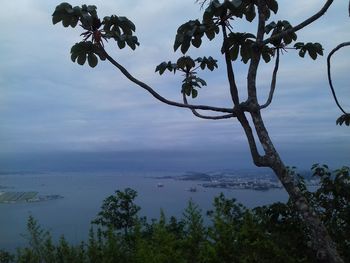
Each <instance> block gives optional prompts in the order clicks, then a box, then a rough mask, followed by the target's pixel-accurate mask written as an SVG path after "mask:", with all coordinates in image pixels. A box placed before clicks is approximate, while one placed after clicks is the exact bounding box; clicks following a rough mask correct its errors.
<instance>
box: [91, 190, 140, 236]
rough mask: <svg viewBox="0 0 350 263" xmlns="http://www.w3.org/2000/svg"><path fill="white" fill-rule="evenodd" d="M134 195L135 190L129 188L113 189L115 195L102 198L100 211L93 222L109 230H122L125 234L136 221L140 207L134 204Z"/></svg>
mask: <svg viewBox="0 0 350 263" xmlns="http://www.w3.org/2000/svg"><path fill="white" fill-rule="evenodd" d="M136 196H137V192H136V191H135V190H133V189H131V188H126V189H125V190H124V191H120V190H117V191H115V195H110V196H108V197H107V198H106V199H105V200H103V204H102V207H101V211H100V212H99V213H98V216H97V218H96V219H95V220H94V221H93V223H94V224H98V225H101V226H104V227H107V228H109V229H111V230H116V231H119V230H123V231H124V233H125V236H126V235H127V234H128V233H129V231H130V229H131V228H132V227H134V226H135V225H136V223H137V221H138V218H137V213H138V212H139V210H140V207H139V206H137V205H136V204H134V200H135V198H136ZM107 232H108V231H107Z"/></svg>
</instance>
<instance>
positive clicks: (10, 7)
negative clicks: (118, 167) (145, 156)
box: [0, 0, 350, 165]
mask: <svg viewBox="0 0 350 263" xmlns="http://www.w3.org/2000/svg"><path fill="white" fill-rule="evenodd" d="M279 2H280V12H279V14H278V16H273V17H272V19H273V20H279V19H286V20H289V21H290V22H291V23H292V24H294V25H295V24H297V23H299V22H301V21H303V20H304V19H306V18H308V17H309V16H310V14H312V13H314V12H317V11H318V10H319V9H320V7H321V5H322V3H323V2H324V1H319V0H309V1H279ZM59 3H60V1H47V0H21V1H18V0H17V1H4V2H3V3H2V8H1V9H0V23H1V24H2V25H3V27H2V30H1V32H2V33H1V40H2V41H1V42H0V53H1V62H0V89H1V92H0V120H1V123H0V125H1V126H0V154H1V156H9V155H11V156H13V155H14V154H19V153H27V154H28V153H29V154H31V153H38V152H39V153H46V152H124V151H127V152H140V151H142V152H147V151H158V152H162V151H164V152H172V151H174V152H177V153H178V152H182V151H183V152H197V153H205V152H215V154H216V155H219V156H220V154H225V156H226V157H227V156H232V160H233V161H234V160H235V158H238V157H241V156H246V157H247V158H245V159H244V160H245V162H247V163H248V162H250V157H249V152H248V148H247V142H246V138H245V137H244V136H243V132H242V129H241V127H240V126H239V125H238V123H237V122H236V121H235V120H223V121H208V120H200V119H197V118H195V117H194V116H192V115H191V112H190V111H188V110H185V109H179V108H172V107H170V106H167V105H163V104H161V103H158V102H157V101H155V100H154V99H153V97H151V96H150V95H149V94H147V93H145V92H144V91H143V90H142V89H140V88H138V87H137V86H135V85H133V84H132V83H130V82H128V81H127V80H126V79H125V78H124V77H123V76H122V75H121V74H120V73H119V72H118V71H117V70H116V69H115V68H113V66H112V65H110V64H108V63H107V62H102V63H99V64H98V66H97V67H96V68H94V69H91V68H90V67H88V66H79V65H78V64H74V63H72V62H71V60H70V54H69V51H70V47H71V46H72V45H73V44H74V43H76V42H78V41H79V40H80V37H79V34H80V33H81V30H80V29H79V28H78V27H77V28H76V29H72V28H69V29H67V28H63V27H62V26H61V25H56V26H53V25H52V22H51V14H52V12H53V10H54V8H55V6H56V5H58V4H59ZM70 3H71V4H72V5H81V4H83V3H86V4H95V5H96V6H97V7H98V13H99V15H100V17H103V16H105V15H111V14H117V15H123V16H127V17H128V18H129V19H131V20H132V21H133V22H134V23H135V24H136V35H137V36H138V38H139V42H140V43H141V45H140V47H138V48H137V50H136V51H135V52H132V51H130V50H127V49H123V50H119V49H118V48H117V46H116V45H115V44H113V43H112V42H111V43H108V44H107V49H108V51H109V52H110V54H111V55H112V56H113V57H114V58H116V59H117V60H118V61H119V62H120V63H122V64H123V65H125V66H126V67H127V68H128V70H130V72H131V73H132V74H134V75H135V76H136V77H137V78H139V79H140V80H142V81H144V82H146V83H148V84H149V85H151V86H152V87H154V88H155V89H156V90H157V91H158V92H159V93H161V94H162V95H164V96H165V97H168V98H170V99H172V100H177V101H181V93H180V85H181V76H173V75H172V74H165V75H163V76H159V75H158V74H155V73H154V69H155V66H156V65H157V64H159V63H160V62H162V61H165V60H166V61H167V60H176V59H177V57H179V56H181V54H180V52H177V53H174V52H173V49H172V45H173V41H174V37H175V33H176V30H177V28H178V26H179V25H181V24H182V23H184V22H187V21H188V20H190V19H196V18H200V17H201V10H200V8H199V5H198V4H195V3H194V0H177V1H167V0H163V1H152V0H134V1H127V0H113V1H112V0H104V1H102V0H88V1H71V2H70ZM233 26H234V30H236V31H242V32H253V33H254V32H255V29H254V25H246V24H245V23H242V22H241V21H237V24H233ZM349 28H350V19H349V17H348V14H347V12H346V3H345V2H344V1H335V3H334V5H333V6H332V7H331V8H330V10H329V11H328V12H327V14H326V15H325V16H324V17H322V18H321V19H320V20H318V21H317V22H316V23H314V24H313V25H312V26H311V27H309V28H308V29H306V30H304V31H303V32H300V33H299V34H298V41H301V42H316V41H317V42H321V43H322V44H323V47H324V49H325V54H328V53H329V51H330V50H331V48H332V47H334V46H336V45H337V44H339V43H341V42H344V41H349V39H350V30H349ZM218 39H219V38H218ZM220 47H221V46H220V41H215V40H214V41H212V42H209V41H204V43H203V45H202V48H201V49H199V50H198V49H194V48H191V49H190V50H189V53H188V54H189V55H192V56H194V57H197V56H203V55H206V56H208V55H211V56H213V57H215V58H217V59H218V60H219V62H222V57H221V54H220V52H219V51H220ZM349 54H350V53H349V51H348V50H346V49H343V50H342V51H340V52H339V53H338V54H337V55H335V56H334V59H333V61H334V65H333V74H334V75H333V77H334V82H335V85H336V86H337V91H338V96H339V99H340V101H341V103H342V105H344V107H345V108H346V109H348V110H350V100H349V95H350V91H349V86H348V83H349V80H350V79H349V58H350V55H349ZM220 66H221V67H220ZM235 67H236V70H237V76H236V78H237V82H238V85H239V87H240V90H241V93H242V94H244V92H245V91H244V90H245V81H246V71H247V67H246V66H245V65H243V64H241V63H237V64H236V65H235ZM272 67H273V65H272V64H268V65H266V64H262V67H261V69H260V72H259V83H258V90H259V98H260V100H261V101H264V100H265V99H266V97H267V94H268V86H269V82H270V78H271V72H272ZM224 72H225V71H224V67H223V64H222V63H221V65H219V69H218V70H216V71H214V73H210V72H201V73H200V76H201V77H203V78H204V79H205V80H207V83H208V86H207V87H205V88H203V89H202V90H201V91H200V94H199V96H198V98H197V99H196V101H195V102H194V103H198V104H210V105H213V106H225V107H231V104H230V101H229V92H228V87H227V81H226V77H225V74H224ZM339 116H340V112H339V110H338V109H337V108H336V106H335V104H334V101H333V99H332V97H331V93H330V90H329V88H328V86H327V78H326V60H325V57H323V58H321V59H318V60H317V61H316V62H315V61H313V60H311V59H310V58H306V59H300V58H299V57H298V56H297V54H296V52H293V51H292V50H290V51H288V52H287V53H284V55H283V56H282V58H281V63H280V71H279V76H278V82H277V90H276V94H275V99H274V101H273V103H272V105H271V106H270V107H269V108H268V109H267V110H265V111H264V112H263V117H264V118H265V120H266V125H267V127H268V129H269V131H270V135H271V137H272V139H273V140H274V142H275V144H276V147H277V149H278V150H280V152H281V154H282V157H283V158H284V159H285V160H286V161H287V163H292V164H294V165H298V164H301V165H304V164H306V165H309V164H311V163H313V162H317V161H319V162H327V163H331V164H335V165H339V164H348V165H349V164H350V128H349V127H346V126H345V127H344V126H336V125H335V120H336V119H337V117H339ZM225 160H226V159H225ZM226 161H227V160H226Z"/></svg>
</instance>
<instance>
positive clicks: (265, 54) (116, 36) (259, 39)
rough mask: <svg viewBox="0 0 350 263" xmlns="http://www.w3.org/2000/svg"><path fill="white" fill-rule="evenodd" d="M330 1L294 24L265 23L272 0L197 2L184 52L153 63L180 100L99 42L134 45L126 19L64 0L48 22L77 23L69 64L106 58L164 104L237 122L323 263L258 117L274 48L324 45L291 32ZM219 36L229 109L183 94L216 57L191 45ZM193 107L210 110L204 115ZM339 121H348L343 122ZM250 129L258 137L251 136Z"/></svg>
mask: <svg viewBox="0 0 350 263" xmlns="http://www.w3.org/2000/svg"><path fill="white" fill-rule="evenodd" d="M333 2H334V1H333V0H327V1H325V3H324V4H323V6H322V7H321V8H320V10H319V11H318V12H317V13H315V14H313V15H312V16H310V17H309V18H308V19H306V20H305V21H302V22H301V23H299V24H298V25H295V26H293V25H291V24H290V23H289V22H288V21H287V20H280V21H276V22H275V21H271V22H270V21H269V20H271V14H272V13H275V14H276V13H277V12H278V2H277V1H276V0H231V1H229V0H224V1H219V0H212V1H206V0H204V1H203V2H202V7H204V6H206V9H205V10H204V13H203V18H202V20H201V21H200V20H198V19H196V20H190V21H188V22H186V23H184V24H183V25H181V26H180V27H179V28H178V30H177V34H176V38H175V42H174V50H175V51H176V50H178V49H180V50H181V52H182V53H183V54H184V56H182V57H180V58H179V59H178V60H177V61H176V62H171V61H168V62H162V63H161V64H159V65H158V66H157V67H156V72H159V74H161V75H162V74H163V73H164V72H165V71H170V72H174V73H176V72H181V73H184V79H183V81H182V86H181V93H182V102H176V101H172V100H169V99H167V98H164V97H163V96H161V95H160V94H159V93H157V92H156V91H155V90H154V89H153V88H152V87H150V86H149V85H147V84H146V83H144V82H142V81H140V80H138V79H136V78H135V77H134V76H133V75H132V74H131V73H129V72H128V70H127V69H126V68H125V67H123V66H122V65H121V64H120V63H119V62H118V61H117V60H115V59H114V58H112V57H111V56H110V55H109V54H108V53H107V52H106V50H105V49H104V43H105V42H106V41H107V40H114V41H116V42H117V45H118V47H119V48H120V49H123V48H125V47H126V46H129V47H130V48H131V49H133V50H134V49H135V48H136V47H137V46H138V45H139V42H138V39H137V37H136V36H135V35H134V32H135V30H136V27H135V25H134V24H133V23H132V22H131V21H130V20H129V19H128V18H126V17H123V16H116V15H112V16H106V17H104V18H103V19H100V18H99V17H98V15H97V11H96V9H97V8H96V6H93V5H89V6H87V5H83V6H82V7H79V6H75V7H73V6H71V5H70V4H68V3H62V4H60V5H58V6H57V7H56V9H55V11H54V13H53V17H52V21H53V23H54V24H56V23H59V22H62V24H63V26H64V27H73V28H74V27H76V25H77V24H78V23H80V26H81V27H82V28H83V29H84V30H85V32H83V33H82V36H83V40H82V41H81V42H79V43H76V44H75V45H74V46H73V47H72V49H71V59H72V61H73V62H77V63H78V64H80V65H83V64H85V62H86V61H87V62H88V64H89V66H91V67H95V66H96V65H97V64H98V61H99V60H102V61H105V60H107V61H109V62H110V63H111V64H112V65H114V66H115V67H116V68H117V69H118V70H119V71H120V72H121V73H122V74H123V75H124V76H125V77H126V78H127V79H129V80H130V81H131V82H133V83H134V84H136V85H137V86H139V87H141V88H143V89H145V90H146V91H147V92H149V93H150V94H151V95H152V96H153V97H155V98H156V99H157V100H159V101H161V102H163V103H166V104H168V105H171V106H175V107H181V108H186V109H190V110H191V111H192V113H193V114H194V115H195V116H197V117H199V118H204V119H211V120H222V119H237V120H238V122H239V123H240V124H241V126H242V128H243V130H244V133H245V135H246V137H247V140H248V145H249V148H250V152H251V156H252V159H253V162H254V164H255V165H256V166H258V167H269V168H271V169H272V170H273V171H274V173H275V174H276V176H277V177H278V178H279V180H280V181H281V183H282V185H283V187H284V188H285V189H286V191H287V192H288V194H289V196H290V198H291V200H292V203H293V205H294V206H295V208H296V209H297V211H298V212H299V214H300V215H301V216H302V218H303V220H304V222H305V223H306V225H307V227H308V229H309V230H310V233H311V237H312V238H311V241H312V242H311V243H312V247H313V249H314V250H315V252H316V255H317V258H318V259H319V260H320V261H324V262H343V260H342V259H341V258H340V256H339V254H338V253H337V250H336V247H335V244H334V242H333V241H332V239H331V238H330V236H329V234H328V232H327V230H326V228H325V226H324V225H323V223H322V222H321V220H320V218H319V216H318V215H317V213H316V212H315V211H314V209H313V208H312V206H311V205H310V204H309V202H308V200H307V199H306V198H305V196H304V195H303V193H302V191H301V189H300V188H299V187H298V185H297V184H295V182H294V177H293V175H292V174H291V173H289V171H288V169H287V167H286V166H285V164H284V163H283V161H282V160H281V158H280V156H279V153H278V151H277V150H276V148H275V146H274V144H273V142H272V140H271V138H270V136H269V133H268V130H267V129H266V127H265V123H264V121H263V118H262V115H261V114H262V111H263V110H264V109H266V108H267V107H269V105H270V104H271V102H272V100H273V95H274V91H275V88H276V80H277V74H278V69H279V61H280V56H281V51H283V50H285V49H295V50H298V54H299V56H300V57H304V56H305V54H308V55H309V56H310V57H311V58H312V59H314V60H315V59H316V58H317V57H318V56H322V55H323V48H322V46H321V44H319V43H311V42H309V43H303V42H297V43H295V42H296V40H297V33H298V31H300V30H302V29H304V28H305V27H307V26H309V25H311V24H312V23H313V22H315V21H316V20H317V19H319V18H320V17H321V16H323V15H324V14H325V13H326V11H327V10H328V9H329V8H330V6H331V5H332V3H333ZM234 18H241V19H245V20H247V21H248V22H252V21H253V20H257V22H258V23H257V33H256V34H255V35H254V34H251V33H244V32H234V31H233V27H232V25H231V24H232V23H233V22H234ZM268 21H269V23H268ZM218 35H221V37H222V39H223V40H222V46H221V52H222V54H223V56H224V59H225V67H226V71H227V80H228V84H229V85H228V86H229V91H230V95H231V100H232V107H231V108H224V107H213V106H209V105H195V104H189V103H188V101H187V97H189V96H191V97H192V98H196V97H197V95H198V90H199V88H201V87H203V86H206V82H205V81H204V80H203V79H201V78H199V77H198V76H197V71H198V70H204V69H209V70H210V71H213V70H214V69H215V68H217V67H218V65H217V60H215V59H214V58H212V57H210V56H209V57H199V58H196V59H193V58H191V57H190V56H188V55H187V53H188V50H189V49H190V47H191V46H193V47H196V48H199V47H200V46H201V44H202V42H203V38H204V36H206V38H208V39H209V40H212V39H214V38H215V37H217V36H218ZM293 44H294V45H293ZM238 58H241V60H242V61H243V63H245V64H247V63H248V64H249V69H248V72H247V86H246V90H247V94H248V98H247V99H246V100H243V99H242V97H241V96H240V94H239V91H240V89H241V88H239V87H238V86H237V84H236V81H235V71H234V68H233V65H234V64H235V63H238ZM273 59H274V60H275V66H274V69H273V72H272V80H271V86H270V92H269V96H268V99H267V101H266V102H263V103H261V102H259V101H258V98H257V86H258V85H257V72H258V69H259V65H260V62H261V60H264V61H265V62H266V63H268V62H271V61H272V60H273ZM199 110H201V111H203V112H211V113H212V114H203V113H202V112H199ZM213 114H217V115H213ZM346 116H348V115H346ZM249 118H251V122H249ZM344 121H345V123H347V122H346V120H344ZM253 130H255V132H256V134H257V138H258V141H257V140H256V138H255V136H254V132H253ZM258 143H259V144H260V145H261V146H262V149H263V152H262V153H261V152H259V150H258V148H259V147H258Z"/></svg>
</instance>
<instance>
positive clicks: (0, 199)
mask: <svg viewBox="0 0 350 263" xmlns="http://www.w3.org/2000/svg"><path fill="white" fill-rule="evenodd" d="M38 194H39V193H38V192H0V204H1V203H3V204H14V203H30V202H42V201H48V200H56V199H61V198H63V196H61V195H38Z"/></svg>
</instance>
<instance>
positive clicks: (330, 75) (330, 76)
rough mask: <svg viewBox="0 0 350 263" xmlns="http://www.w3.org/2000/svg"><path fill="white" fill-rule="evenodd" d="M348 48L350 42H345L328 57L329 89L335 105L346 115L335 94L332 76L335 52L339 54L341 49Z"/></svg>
mask: <svg viewBox="0 0 350 263" xmlns="http://www.w3.org/2000/svg"><path fill="white" fill-rule="evenodd" d="M346 46H350V42H344V43H341V44H339V45H338V46H336V47H335V48H334V49H332V51H331V52H330V53H329V55H328V57H327V73H328V82H329V87H330V88H331V91H332V95H333V98H334V100H335V103H336V104H337V106H338V108H339V109H340V110H341V111H342V112H343V113H344V114H348V113H347V112H346V111H345V110H344V109H343V108H342V106H340V103H339V101H338V99H337V95H336V94H335V90H334V86H333V82H332V74H331V57H332V56H333V55H334V53H335V52H337V51H338V50H339V49H341V48H343V47H346Z"/></svg>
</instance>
